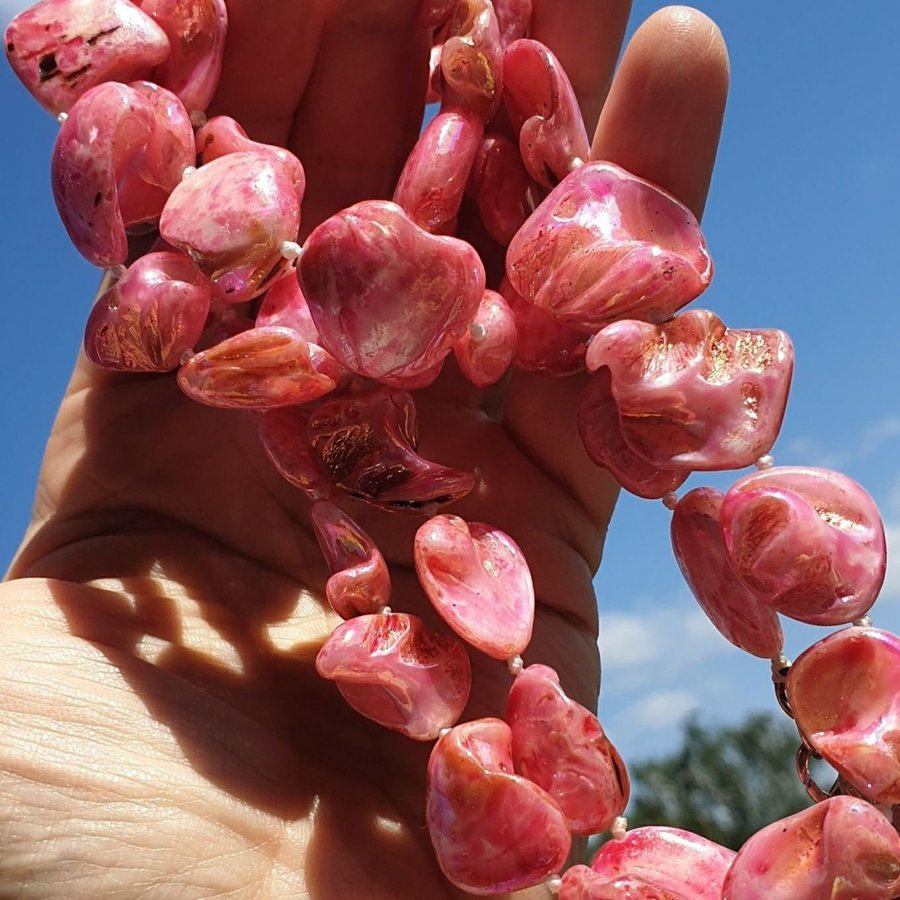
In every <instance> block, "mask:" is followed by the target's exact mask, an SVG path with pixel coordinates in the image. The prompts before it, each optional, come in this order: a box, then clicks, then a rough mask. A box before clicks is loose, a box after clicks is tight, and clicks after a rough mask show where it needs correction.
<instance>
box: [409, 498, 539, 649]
mask: <svg viewBox="0 0 900 900" xmlns="http://www.w3.org/2000/svg"><path fill="white" fill-rule="evenodd" d="M413 557H414V559H415V565H416V572H417V574H418V576H419V581H420V582H421V584H422V587H423V588H424V590H425V593H426V594H427V595H428V599H429V600H431V602H432V604H433V605H434V607H435V609H436V610H437V611H438V612H439V613H440V614H441V616H442V618H443V619H444V621H445V622H447V624H448V625H449V626H450V627H451V628H452V629H453V630H454V631H455V632H456V633H457V634H458V635H459V636H460V637H462V638H463V639H464V640H466V641H468V642H469V643H470V644H472V645H473V646H474V647H477V648H478V649H479V650H481V651H482V652H483V653H487V654H488V656H493V657H494V658H495V659H509V658H510V657H512V656H516V655H518V654H520V653H522V651H523V650H524V649H525V648H526V647H527V646H528V642H529V641H530V640H531V629H532V627H533V625H534V586H533V584H532V582H531V572H530V571H529V570H528V564H527V563H526V562H525V557H524V556H523V555H522V551H521V550H520V549H519V548H518V546H517V545H516V544H515V542H514V541H513V540H512V538H510V537H509V535H507V534H504V532H502V531H499V530H498V529H496V528H492V527H491V526H490V525H483V524H482V523H480V522H466V521H464V520H463V519H461V518H459V516H446V515H442V516H434V517H433V518H431V519H429V520H428V521H427V522H426V523H425V524H424V525H422V526H421V527H420V528H419V530H418V531H417V532H416V538H415V543H414V547H413Z"/></svg>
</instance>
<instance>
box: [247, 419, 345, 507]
mask: <svg viewBox="0 0 900 900" xmlns="http://www.w3.org/2000/svg"><path fill="white" fill-rule="evenodd" d="M309 417H310V410H308V409H306V408H305V407H299V406H288V407H284V408H282V409H273V410H267V411H265V412H263V413H262V414H261V415H260V420H259V438H260V441H261V442H262V445H263V449H264V450H265V451H266V454H267V455H268V457H269V459H270V460H271V461H272V465H274V466H275V468H276V469H277V470H278V472H279V473H280V474H281V476H282V477H283V478H284V479H286V480H287V481H289V482H290V483H291V484H292V485H294V487H298V488H300V490H301V491H303V492H304V493H305V494H306V496H307V497H309V498H310V499H311V500H317V499H320V498H327V497H331V496H332V495H333V494H334V492H335V487H334V485H333V484H332V483H331V481H330V479H329V478H328V475H327V474H326V473H325V470H324V469H323V468H322V466H321V465H320V464H319V460H318V458H317V457H316V454H315V451H314V450H313V447H312V442H311V441H310V438H309Z"/></svg>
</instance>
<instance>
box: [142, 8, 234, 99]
mask: <svg viewBox="0 0 900 900" xmlns="http://www.w3.org/2000/svg"><path fill="white" fill-rule="evenodd" d="M138 5H139V6H140V7H141V9H143V11H144V12H145V13H147V14H148V15H149V16H152V18H153V19H154V21H155V22H156V23H157V24H158V25H159V26H160V27H161V28H162V29H163V31H165V33H166V35H167V36H168V38H169V44H170V46H171V48H172V51H171V53H170V54H169V56H168V58H167V59H166V61H165V62H164V63H163V64H162V65H161V66H160V67H159V69H158V70H157V71H156V72H155V74H154V78H153V80H154V81H157V82H158V83H159V84H161V85H162V86H163V87H165V88H168V90H170V91H172V92H173V93H175V94H178V96H179V97H180V98H181V102H182V103H184V105H185V106H186V107H187V109H189V110H190V111H191V112H193V111H194V110H201V111H202V110H205V109H206V107H207V106H209V104H210V101H211V100H212V98H213V94H215V92H216V88H217V87H218V84H219V75H220V74H221V72H222V58H223V56H224V53H225V35H226V33H227V31H228V10H227V9H226V8H225V0H139V3H138Z"/></svg>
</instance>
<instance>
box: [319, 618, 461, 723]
mask: <svg viewBox="0 0 900 900" xmlns="http://www.w3.org/2000/svg"><path fill="white" fill-rule="evenodd" d="M316 671H317V672H318V673H319V674H320V675H321V676H322V677H323V678H328V679H330V680H332V681H334V682H336V684H337V687H338V690H340V692H341V693H342V694H343V695H344V698H345V699H346V700H347V702H348V703H349V704H350V705H351V706H352V707H353V708H354V709H355V710H356V711H357V712H359V713H361V714H362V715H364V716H366V717H367V718H370V719H374V721H376V722H378V723H379V724H380V725H384V726H385V727H386V728H392V729H394V730H395V731H399V732H400V733H401V734H405V735H406V736H407V737H411V738H413V739H414V740H417V741H431V740H434V738H436V737H437V736H438V734H440V732H441V730H442V729H444V728H449V727H450V726H451V725H452V724H453V723H454V722H455V721H456V720H457V719H458V718H459V717H460V716H461V715H462V711H463V709H464V707H465V705H466V702H467V701H468V698H469V689H470V688H471V685H472V673H471V668H470V665H469V657H468V655H467V654H466V650H465V648H464V647H463V645H462V644H461V643H460V642H459V641H457V640H456V639H455V638H452V637H448V636H446V635H442V634H435V633H433V632H430V631H428V629H427V628H426V627H425V625H424V624H423V623H422V621H421V620H420V619H418V618H416V617H415V616H409V615H405V614H403V615H399V614H395V613H391V614H389V615H377V616H357V617H356V618H355V619H350V620H348V621H347V622H344V623H343V624H342V625H338V627H337V628H335V630H334V631H333V632H332V633H331V636H330V637H329V638H328V640H327V641H326V642H325V644H324V645H323V647H322V649H321V650H320V651H319V655H318V656H317V657H316Z"/></svg>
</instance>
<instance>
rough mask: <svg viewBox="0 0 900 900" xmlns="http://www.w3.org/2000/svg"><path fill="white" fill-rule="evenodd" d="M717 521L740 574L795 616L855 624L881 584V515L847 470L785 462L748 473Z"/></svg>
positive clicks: (762, 596)
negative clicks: (840, 470) (795, 464)
mask: <svg viewBox="0 0 900 900" xmlns="http://www.w3.org/2000/svg"><path fill="white" fill-rule="evenodd" d="M720 521H721V524H722V533H723V535H724V538H725V546H726V548H727V550H728V556H729V559H730V561H731V565H732V568H733V569H734V571H735V573H736V575H737V576H738V578H740V580H741V581H743V582H744V584H746V585H747V587H748V588H750V590H751V591H753V593H754V594H756V596H757V597H759V598H760V599H761V600H762V601H763V602H764V603H766V604H768V605H769V606H771V607H773V608H774V609H777V610H778V611H779V612H781V613H783V614H784V615H786V616H790V617H791V618H792V619H798V620H799V621H801V622H808V623H809V624H811V625H840V624H843V623H845V622H852V621H853V620H854V619H857V618H859V617H860V616H863V615H865V613H866V612H867V611H868V610H869V608H870V607H871V606H872V604H873V603H874V602H875V598H876V597H877V596H878V592H879V590H881V585H882V583H883V582H884V575H885V570H886V565H887V549H886V544H885V535H884V525H883V524H882V521H881V515H880V514H879V512H878V507H877V506H876V505H875V501H874V500H873V499H872V498H871V497H870V496H869V494H868V493H866V491H865V490H863V488H862V487H861V486H860V485H859V484H857V483H856V482H855V481H853V480H852V479H851V478H848V477H847V476H846V475H842V474H840V473H839V472H833V471H830V470H828V469H814V468H801V467H790V466H776V467H775V468H771V469H766V470H765V471H762V472H756V473H754V474H752V475H747V476H746V477H745V478H742V479H740V481H738V482H736V483H735V484H734V485H733V486H732V487H731V489H730V490H729V491H728V492H727V493H726V495H725V499H724V501H723V502H722V510H721V514H720Z"/></svg>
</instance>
